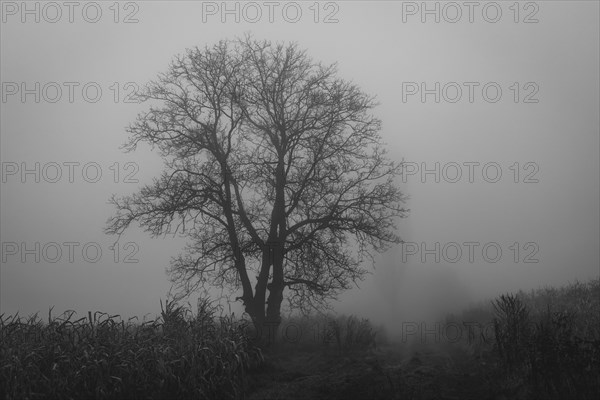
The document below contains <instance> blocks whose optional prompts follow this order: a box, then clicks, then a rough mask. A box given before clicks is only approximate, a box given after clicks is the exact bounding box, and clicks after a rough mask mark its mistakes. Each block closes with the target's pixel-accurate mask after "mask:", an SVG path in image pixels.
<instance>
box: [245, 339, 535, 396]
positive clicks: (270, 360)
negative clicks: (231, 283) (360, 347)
mask: <svg viewBox="0 0 600 400" xmlns="http://www.w3.org/2000/svg"><path fill="white" fill-rule="evenodd" d="M265 359H266V362H265V365H264V366H263V367H262V368H261V369H259V370H256V371H253V372H251V373H250V374H249V375H248V377H247V378H248V390H247V393H248V396H247V398H248V399H250V400H259V399H345V400H348V399H413V400H425V399H448V400H450V399H457V400H458V399H465V400H466V399H477V400H484V399H494V400H500V399H508V398H510V399H520V398H524V394H523V393H520V390H521V391H522V389H521V388H519V387H518V386H517V387H510V386H511V385H510V384H507V382H506V381H505V380H504V382H503V384H502V386H500V385H499V384H498V383H497V382H498V380H497V379H496V378H495V374H496V373H497V372H495V371H497V367H496V366H494V365H492V364H491V359H487V358H486V357H484V356H481V355H476V354H474V353H473V352H471V351H469V349H467V348H464V347H461V346H459V345H449V344H446V345H440V344H435V345H420V346H418V347H415V346H411V347H408V346H406V345H402V344H398V345H388V346H384V347H380V348H378V349H376V350H370V351H362V352H353V353H346V354H339V352H337V351H336V350H335V349H327V350H323V349H317V350H312V351H308V350H304V351H302V350H293V349H292V350H290V349H286V350H284V351H272V352H267V353H266V354H265Z"/></svg>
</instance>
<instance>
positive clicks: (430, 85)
mask: <svg viewBox="0 0 600 400" xmlns="http://www.w3.org/2000/svg"><path fill="white" fill-rule="evenodd" d="M513 3H514V2H512V1H511V2H498V3H494V4H496V5H497V7H496V6H489V5H486V4H487V3H486V2H482V3H478V4H479V6H478V7H476V8H474V10H471V11H472V13H473V14H472V18H473V20H472V22H470V21H469V17H470V16H469V11H470V10H469V9H468V8H466V7H462V9H461V10H460V11H461V12H462V14H461V15H462V16H461V18H458V14H456V11H457V9H456V8H452V7H448V6H446V3H435V2H429V3H427V4H428V5H429V6H430V7H431V8H430V9H434V7H436V4H437V7H439V10H440V22H439V23H436V22H435V15H433V14H422V10H421V9H420V5H421V2H417V3H412V2H391V1H370V2H368V3H367V2H366V1H342V2H330V3H325V2H323V3H320V5H319V6H318V7H315V6H314V4H313V2H298V3H295V4H296V6H297V7H296V6H292V7H290V6H288V7H287V8H286V9H285V12H284V11H283V6H282V5H281V4H279V3H276V4H277V7H275V6H274V7H275V8H274V9H273V10H272V11H273V14H272V19H273V22H270V21H269V8H267V7H266V6H264V5H263V3H262V2H257V3H254V4H255V5H256V7H254V6H253V7H254V8H252V7H250V8H248V7H247V8H243V4H244V3H239V5H238V7H239V13H237V14H236V11H235V8H234V7H235V3H233V2H232V3H228V5H229V6H230V7H231V8H230V10H233V12H231V13H229V14H227V13H223V10H221V9H220V5H221V2H204V3H202V2H191V1H186V2H168V3H167V2H158V1H156V2H154V1H146V2H130V3H121V5H120V7H119V8H118V11H119V13H118V15H116V13H115V12H116V11H117V9H116V8H114V7H113V8H110V7H111V4H113V3H112V2H106V3H98V4H99V8H100V9H101V11H102V15H101V16H100V18H99V21H98V22H96V23H91V22H88V20H89V21H91V20H94V19H95V18H96V14H95V13H96V12H97V9H96V8H95V7H94V6H87V7H86V8H85V10H86V11H85V12H83V11H82V10H83V8H84V5H85V3H81V5H80V6H79V7H78V8H75V9H74V10H73V15H72V16H73V22H72V23H71V22H69V9H68V8H67V7H63V8H62V10H60V11H61V13H62V15H61V16H59V15H58V14H57V13H56V12H57V9H52V8H44V7H43V4H42V3H39V4H38V7H39V22H36V21H35V18H36V15H35V12H34V13H33V14H24V15H22V14H21V12H22V10H21V4H22V3H21V2H3V3H2V24H1V47H2V48H1V65H0V69H1V71H2V72H1V81H2V103H1V115H0V116H1V125H0V129H1V149H2V150H1V160H2V174H3V175H2V186H1V198H0V199H1V221H2V224H1V236H2V238H1V241H2V246H3V247H2V264H1V270H0V272H1V282H0V289H1V294H0V300H1V304H0V310H1V312H3V313H4V312H5V313H14V312H16V311H20V313H21V314H22V315H28V314H30V313H32V312H36V311H40V312H41V314H42V315H44V314H45V313H46V312H47V310H48V308H49V307H50V306H53V305H54V306H55V311H60V312H62V311H64V310H67V309H74V310H76V311H78V313H86V312H87V311H88V310H92V311H95V310H101V311H105V312H108V313H110V314H121V315H123V316H133V315H139V316H142V315H144V314H148V313H149V314H152V315H154V314H155V313H157V312H159V311H160V304H159V300H160V299H164V298H165V297H166V294H167V292H168V290H169V287H170V283H169V281H168V279H167V276H166V274H165V272H164V271H165V267H166V266H167V265H168V263H169V259H170V258H171V257H172V256H175V255H176V254H177V253H178V252H179V251H180V250H181V249H182V247H183V245H184V244H185V240H183V239H182V238H178V237H175V238H173V237H170V236H167V237H165V238H158V239H151V238H149V236H148V235H147V234H146V233H145V232H143V231H142V230H140V229H137V228H134V229H130V230H129V231H128V232H127V233H126V234H125V235H124V236H123V237H122V238H121V239H120V242H119V243H118V244H117V248H118V253H117V252H116V251H114V250H111V249H110V246H111V244H112V243H113V241H114V240H116V238H115V237H110V236H106V235H104V234H103V233H102V230H103V228H104V226H105V222H106V220H107V218H108V217H109V216H110V215H111V214H112V213H113V212H114V209H113V208H112V207H111V206H110V205H108V204H107V201H108V199H109V197H110V195H111V194H112V193H116V194H119V195H125V194H131V193H134V192H135V191H137V190H138V188H139V187H140V186H141V185H143V184H145V183H149V182H151V179H152V177H154V176H157V175H158V174H159V173H160V171H161V169H162V161H161V159H160V158H159V157H158V155H157V154H156V153H152V152H151V151H150V149H149V148H148V147H141V148H139V149H138V150H137V151H136V152H135V153H124V152H123V151H122V150H120V148H119V147H120V145H122V144H123V143H124V142H125V141H126V139H127V134H126V132H125V127H126V126H127V125H128V124H129V123H130V122H132V121H133V120H134V118H135V116H136V115H137V113H139V112H141V111H143V110H145V109H146V105H144V104H131V103H127V102H126V99H127V94H128V93H131V92H132V90H133V88H135V85H138V86H141V85H143V84H144V83H145V82H147V81H148V80H149V79H153V78H154V77H156V75H157V74H158V73H160V72H164V71H166V68H167V66H168V63H169V62H170V60H171V59H172V58H173V57H174V56H175V55H176V54H179V53H183V52H184V51H185V49H186V48H189V47H192V46H199V47H204V46H205V45H212V44H214V43H215V42H216V41H218V40H219V39H224V38H229V39H233V38H235V37H236V36H241V35H243V34H244V33H246V32H250V33H252V34H253V35H254V37H255V38H257V39H269V40H274V41H279V40H282V41H286V42H287V41H297V42H298V43H299V45H300V47H302V48H304V49H306V50H307V51H308V53H309V55H310V56H311V57H313V58H314V59H315V60H317V61H322V62H324V63H326V64H329V63H333V62H337V63H338V65H339V75H340V76H341V77H343V78H345V79H347V80H352V81H353V82H354V83H356V84H358V85H359V86H360V87H361V88H362V89H363V90H364V91H365V92H367V93H369V94H373V95H376V96H377V98H378V101H379V103H380V106H379V107H378V108H377V109H376V110H375V113H376V115H377V116H378V117H380V118H381V119H382V121H383V130H382V136H383V138H384V140H385V142H386V143H387V144H388V148H389V156H390V157H392V158H394V159H396V160H402V159H404V160H405V161H406V162H407V164H406V168H405V172H406V173H405V175H404V176H403V178H402V179H400V180H399V182H398V183H399V185H400V187H401V188H402V190H403V191H404V192H405V193H406V194H407V195H409V196H410V199H409V201H408V203H407V207H408V208H410V209H411V213H410V216H409V217H408V218H407V219H404V220H401V221H400V222H399V225H398V226H399V233H400V235H401V236H402V239H404V240H405V241H406V242H407V243H405V245H404V246H397V247H394V248H392V249H391V250H390V251H388V252H387V253H385V254H383V255H381V256H380V257H378V258H377V264H376V269H375V271H374V273H373V275H371V276H368V277H367V279H366V280H365V281H363V282H362V283H361V284H360V288H361V289H360V290H359V289H355V290H352V291H350V292H347V293H346V294H344V295H343V296H342V297H341V298H340V299H339V302H337V303H334V304H335V307H336V309H337V310H339V311H342V312H353V313H359V314H363V315H366V316H371V317H373V318H374V319H376V320H382V319H386V320H388V321H389V320H399V319H401V318H419V317H423V318H425V316H429V315H432V314H433V313H435V312H437V311H440V310H445V309H446V308H452V307H461V306H463V305H464V304H467V303H468V302H470V301H475V300H478V299H482V298H485V297H489V296H494V295H496V294H499V293H501V292H506V291H514V290H518V289H531V288H537V287H540V286H544V285H559V284H563V283H568V282H573V281H575V280H582V281H585V280H587V279H590V278H593V277H597V276H598V274H599V264H600V260H599V241H600V234H599V225H600V215H599V212H600V210H599V201H600V200H599V199H600V194H599V170H600V166H599V136H600V134H599V132H600V126H599V109H600V104H599V85H600V83H599V76H598V74H599V73H598V71H599V70H600V65H599V54H598V52H599V50H598V49H599V48H600V43H599V21H598V18H599V17H598V15H599V3H598V2H595V1H551V2H550V1H547V2H544V1H539V2H530V3H525V2H521V3H520V6H519V7H518V10H517V9H515V8H514V5H513ZM27 4H28V5H29V7H30V9H31V10H35V4H36V2H28V3H27ZM59 4H62V2H59ZM282 4H283V3H282ZM454 4H459V5H460V4H462V2H458V3H454ZM511 7H512V8H511ZM317 9H318V11H319V12H318V14H317V13H316V11H317ZM484 9H485V12H484V11H483V10H484ZM257 10H261V12H262V14H261V15H258V14H256V11H257ZM298 10H301V15H300V14H297V11H298ZM498 10H500V12H501V14H497V13H496V12H497V11H498ZM517 11H518V15H517V14H516V12H517ZM236 17H239V22H236V20H235V18H236ZM22 18H24V19H25V22H22ZM115 18H116V19H117V21H118V22H117V23H115V22H114V19H115ZM126 18H129V19H137V21H138V22H137V23H123V20H124V19H126ZM422 18H425V22H422ZM54 19H56V20H57V22H55V23H50V22H47V20H50V21H51V20H54ZM222 19H224V22H223V21H222ZM315 19H316V21H317V22H315ZM453 19H459V20H458V22H456V23H451V22H449V21H450V20H453ZM496 19H497V20H498V21H497V22H491V21H494V20H496ZM515 19H517V20H518V22H515ZM252 20H256V22H254V23H253V22H252ZM294 20H296V21H295V22H293V21H294ZM325 20H328V21H329V23H325ZM525 20H527V21H529V22H533V21H534V20H537V22H533V23H525V22H524V21H525ZM488 21H490V22H488ZM36 82H39V83H40V85H39V89H36V86H35V83H36ZM22 83H25V86H22ZM436 83H439V86H438V88H439V89H437V90H436ZM23 88H24V89H26V90H29V92H28V94H25V95H23V93H22V89H23ZM57 88H59V89H60V90H61V93H59V92H58V91H57ZM69 88H72V90H73V92H72V99H69V94H70V93H69V91H70V89H69ZM84 88H85V90H84ZM97 88H100V89H101V91H102V93H101V94H98V93H97ZM484 88H485V89H484ZM498 88H499V89H500V90H501V92H498ZM422 89H425V95H424V98H422V97H421V95H422V94H423V90H422ZM458 90H460V92H459V91H458ZM470 90H472V92H471V93H470ZM436 95H437V96H438V97H439V102H436V101H435V100H436V98H435V97H436ZM459 95H461V96H460V97H459ZM470 95H472V98H471V99H470V98H469V97H470ZM36 96H39V102H36ZM70 100H72V102H71V101H70ZM423 100H424V101H423ZM470 100H472V101H470ZM94 101H95V102H94ZM36 163H39V164H38V165H39V182H36V179H37V178H38V177H36V174H37V173H36V172H35V168H36ZM436 163H437V165H439V168H438V175H439V181H438V182H436V172H435V170H436ZM57 165H58V166H59V169H57ZM484 166H485V169H484ZM23 167H25V168H26V169H29V170H32V171H34V172H31V173H28V174H25V175H22V172H23V171H22V169H23ZM457 167H458V168H457ZM15 168H16V169H15ZM423 169H425V170H426V171H425V172H427V171H430V173H426V174H425V175H422V172H423ZM57 172H60V173H61V175H60V176H57ZM70 173H72V176H71V177H72V182H70V181H69V175H70ZM98 173H101V175H98ZM457 173H460V174H461V175H460V176H459V175H457ZM470 173H472V174H470ZM498 173H500V174H501V175H498ZM470 175H471V176H470ZM470 178H471V179H470ZM136 180H137V183H136V182H135V181H136ZM515 181H516V182H515ZM23 243H24V246H25V247H23V245H22V244H23ZM36 243H39V250H36V249H37V248H36ZM65 243H73V244H67V245H65ZM436 243H438V245H439V247H438V248H436ZM465 243H467V244H465ZM84 248H85V249H86V251H87V253H83V249H84ZM484 248H485V249H486V250H485V252H484V251H483V249H484ZM57 249H60V250H61V252H62V254H58V253H57V251H56V250H57ZM70 249H72V250H73V259H72V260H71V259H70V254H69V253H70ZM98 249H100V250H101V252H102V254H101V255H97V254H96V251H97V250H98ZM471 250H472V254H469V253H470V251H471ZM498 250H500V251H501V254H500V253H497V251H498ZM459 252H460V253H459ZM36 256H37V257H39V258H40V259H39V262H36V260H35V258H36ZM436 256H439V261H437V260H436V259H435V258H436ZM470 256H472V259H470ZM128 257H129V259H132V260H138V262H137V263H127V262H125V261H126V259H127V258H128ZM536 260H537V262H524V261H536ZM49 261H56V262H49ZM71 261H72V262H71ZM92 261H95V262H92Z"/></svg>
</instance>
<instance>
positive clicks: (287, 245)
mask: <svg viewBox="0 0 600 400" xmlns="http://www.w3.org/2000/svg"><path fill="white" fill-rule="evenodd" d="M336 75H337V71H336V67H335V65H331V66H324V65H322V64H320V63H317V62H314V61H313V60H312V59H311V58H309V57H308V56H307V54H306V52H305V51H302V50H300V49H299V48H298V46H297V44H295V43H292V44H287V45H286V44H279V43H278V44H274V43H271V42H268V41H257V40H255V39H253V38H251V37H249V36H247V37H245V38H243V39H237V40H233V41H230V40H223V41H220V42H219V43H218V44H216V45H214V46H213V47H207V48H205V49H198V48H193V49H188V50H187V52H186V54H185V55H182V56H178V57H176V58H175V59H174V60H173V61H172V63H171V64H170V66H169V68H168V70H167V72H166V73H163V74H160V75H159V76H158V78H157V80H155V81H152V82H150V83H149V84H148V85H147V86H146V88H145V89H144V91H143V93H142V94H141V95H140V96H141V99H142V100H145V101H147V102H149V103H150V108H149V110H148V111H146V112H144V113H142V114H140V115H139V116H138V118H137V120H136V121H135V122H134V123H132V124H131V125H130V126H129V128H128V132H129V133H130V140H129V142H128V143H127V145H126V148H127V149H128V150H129V151H131V150H134V149H135V148H136V146H137V145H138V144H139V143H140V142H146V143H149V144H151V145H152V146H155V147H157V148H158V149H159V151H160V154H161V156H162V157H163V158H164V159H165V165H166V168H165V171H164V172H163V173H162V175H161V176H160V177H159V178H157V179H155V180H154V182H153V183H152V184H151V185H147V186H145V187H143V188H142V189H141V190H140V191H139V192H138V193H136V194H134V195H132V196H125V197H120V198H117V197H115V196H113V197H112V199H111V202H112V203H113V204H114V205H115V206H116V210H117V212H116V214H115V215H114V216H113V217H112V218H110V219H109V221H108V222H107V227H106V232H107V233H111V234H119V235H120V234H121V233H123V232H124V230H125V229H126V228H127V227H129V226H130V224H131V223H132V222H134V221H137V222H138V223H139V224H140V225H141V226H142V227H144V228H145V229H146V230H147V231H148V232H149V233H150V234H151V235H153V236H160V235H163V234H165V233H173V232H180V233H183V234H184V235H185V236H186V237H187V238H188V239H189V243H188V246H187V248H186V250H185V252H184V254H181V255H179V256H178V257H176V258H175V259H174V260H173V261H172V263H171V265H170V267H169V270H168V272H169V274H170V277H171V280H172V281H173V282H175V283H176V284H177V287H178V288H179V289H180V290H181V291H180V293H181V294H188V293H191V292H193V291H195V290H197V289H198V288H200V287H204V286H205V285H212V286H217V287H226V288H230V289H232V290H234V291H238V293H240V292H239V291H241V296H239V297H238V300H241V301H242V302H243V304H244V307H245V310H246V312H247V313H248V314H249V315H250V317H251V318H252V320H253V322H254V324H255V326H256V327H257V328H261V327H263V326H265V325H270V327H271V329H272V328H273V327H275V328H277V327H278V326H279V323H280V320H281V318H280V308H281V304H282V301H283V299H284V296H285V297H286V298H287V299H288V300H289V302H290V306H291V307H292V308H300V309H301V310H303V311H306V310H307V309H309V308H310V307H319V306H322V305H324V304H326V300H327V299H330V298H335V297H336V296H337V294H338V293H339V292H340V291H342V290H344V289H348V288H350V287H351V285H352V283H356V282H357V280H360V279H362V278H363V276H364V274H365V273H366V271H367V269H365V268H364V267H363V264H364V262H366V261H371V262H372V254H373V253H372V252H373V251H382V250H384V249H386V248H387V247H388V246H389V245H390V244H393V243H398V242H399V241H400V239H399V237H398V236H397V235H396V234H395V225H394V223H395V221H394V219H395V218H396V217H404V216H405V214H406V210H405V209H404V208H403V207H402V204H403V202H404V196H403V195H402V193H401V192H400V191H399V189H398V188H397V187H396V185H395V183H394V179H395V178H396V176H397V175H399V173H400V165H399V164H398V163H395V162H393V161H390V160H388V159H387V158H386V156H385V153H386V152H385V150H384V149H383V147H382V144H381V142H380V136H379V131H380V126H381V124H380V121H379V120H378V119H377V118H375V117H374V116H372V115H370V114H369V112H370V110H371V109H372V108H373V107H374V106H375V102H374V99H373V98H372V97H370V96H368V95H366V94H364V93H363V92H362V91H361V90H360V89H359V88H358V87H357V86H356V85H354V84H352V83H349V82H347V81H345V80H342V79H340V78H338V77H337V76H336ZM254 280H255V282H254V285H253V281H254ZM267 292H268V293H267ZM267 294H268V295H267Z"/></svg>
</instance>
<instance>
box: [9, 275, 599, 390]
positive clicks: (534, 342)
mask: <svg viewBox="0 0 600 400" xmlns="http://www.w3.org/2000/svg"><path fill="white" fill-rule="evenodd" d="M432 326H433V328H432ZM254 336H255V335H253V334H252V329H251V327H250V326H249V325H248V323H247V322H245V321H243V320H237V319H235V318H232V317H217V316H216V314H215V310H214V309H213V308H212V307H211V306H210V303H209V302H208V301H206V300H205V301H202V302H200V303H199V306H198V310H197V312H196V313H192V312H191V311H190V310H189V309H187V308H184V307H182V306H177V305H175V304H172V303H167V304H165V305H164V307H163V309H162V313H161V317H160V318H158V319H157V320H154V321H145V322H141V323H140V322H138V321H122V320H120V318H119V317H118V316H108V315H106V314H102V313H98V312H97V313H95V314H92V313H90V314H89V315H88V316H86V317H83V318H79V319H76V318H75V317H74V314H73V313H72V312H67V313H64V314H62V315H59V316H52V313H51V312H49V315H48V319H47V321H42V319H41V318H39V317H38V316H37V315H36V316H32V317H29V318H27V319H23V318H20V317H19V316H5V315H2V316H1V317H0V339H1V347H0V398H2V399H37V398H40V399H42V398H53V399H54V398H56V399H71V398H72V399H80V398H96V399H114V398H128V399H130V398H146V399H165V398H172V399H175V398H186V399H188V398H199V399H205V398H206V399H213V398H214V399H249V400H253V399H280V398H281V399H414V400H421V399H572V398H573V399H574V398H577V399H592V398H594V399H595V398H597V396H598V394H600V281H599V280H598V279H595V280H592V281H590V282H587V283H574V284H571V285H567V286H564V287H561V288H545V289H539V290H536V291H532V292H529V293H524V292H519V293H516V294H505V295H503V296H500V297H498V298H496V299H494V300H493V301H489V302H484V303H482V304H480V305H477V306H474V307H472V308H470V309H468V310H465V311H463V312H462V313H461V315H448V316H447V317H446V319H445V320H444V321H439V322H438V323H437V324H434V325H430V326H423V325H420V324H417V323H407V324H406V325H405V326H404V327H403V330H402V332H401V334H399V335H396V334H391V333H389V332H388V333H386V330H385V328H383V327H374V326H373V325H372V324H371V323H370V322H369V321H368V320H365V319H359V318H356V317H353V316H332V315H330V316H320V317H311V318H301V317H293V318H288V319H286V320H284V321H283V323H282V325H281V329H280V334H279V335H278V336H277V340H276V343H274V344H270V345H269V346H266V347H265V346H262V350H261V349H260V348H259V347H258V346H257V344H256V343H255V342H254V340H253V337H254Z"/></svg>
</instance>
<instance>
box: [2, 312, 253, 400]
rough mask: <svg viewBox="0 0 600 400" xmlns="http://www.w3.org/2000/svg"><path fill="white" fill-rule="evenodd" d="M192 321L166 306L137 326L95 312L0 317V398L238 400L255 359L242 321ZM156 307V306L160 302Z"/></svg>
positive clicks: (208, 317) (209, 315) (201, 316)
mask: <svg viewBox="0 0 600 400" xmlns="http://www.w3.org/2000/svg"><path fill="white" fill-rule="evenodd" d="M199 305H200V306H199V311H198V313H197V314H196V315H195V316H194V315H192V313H191V311H190V310H189V309H186V308H184V307H182V306H176V305H175V304H173V303H169V302H167V303H166V304H165V306H164V307H163V308H162V314H161V317H159V318H158V319H156V320H152V321H146V322H143V323H137V322H134V321H131V320H130V321H127V322H125V321H123V320H121V319H120V317H119V316H118V315H113V316H110V315H107V314H105V313H101V312H96V313H94V314H92V313H89V315H88V317H83V318H79V319H75V313H74V312H72V311H67V312H65V313H63V314H62V315H60V316H58V317H53V316H52V315H51V311H52V310H50V312H49V315H48V322H43V321H42V320H41V319H40V318H39V317H38V315H37V314H36V315H34V316H32V317H30V318H27V319H23V318H21V317H19V316H18V315H14V316H5V315H1V316H0V398H2V399H36V398H52V399H80V398H95V399H116V398H128V399H136V398H145V399H169V398H207V399H212V398H218V399H236V398H242V397H243V393H244V384H245V378H244V374H245V371H246V370H247V369H249V368H251V367H252V366H255V365H258V364H259V363H260V362H262V355H261V353H260V350H259V349H257V348H254V347H253V346H252V345H251V344H250V343H249V341H248V339H247V337H246V336H245V334H244V325H243V322H236V321H234V320H233V319H232V318H216V317H215V315H214V310H213V309H211V308H210V307H208V305H209V303H208V302H207V301H204V302H201V303H200V304H199ZM161 306H162V304H161Z"/></svg>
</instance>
